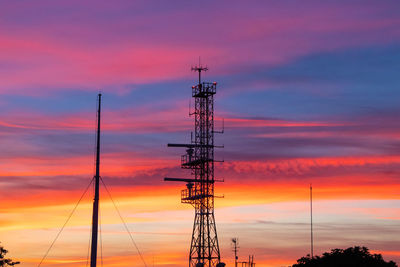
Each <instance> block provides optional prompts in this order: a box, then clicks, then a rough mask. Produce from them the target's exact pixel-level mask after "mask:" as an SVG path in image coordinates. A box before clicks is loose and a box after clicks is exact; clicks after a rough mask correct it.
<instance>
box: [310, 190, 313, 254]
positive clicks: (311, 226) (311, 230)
mask: <svg viewBox="0 0 400 267" xmlns="http://www.w3.org/2000/svg"><path fill="white" fill-rule="evenodd" d="M310 211H311V213H310V215H311V259H312V258H314V237H313V221H312V219H313V218H312V215H313V214H312V184H310Z"/></svg>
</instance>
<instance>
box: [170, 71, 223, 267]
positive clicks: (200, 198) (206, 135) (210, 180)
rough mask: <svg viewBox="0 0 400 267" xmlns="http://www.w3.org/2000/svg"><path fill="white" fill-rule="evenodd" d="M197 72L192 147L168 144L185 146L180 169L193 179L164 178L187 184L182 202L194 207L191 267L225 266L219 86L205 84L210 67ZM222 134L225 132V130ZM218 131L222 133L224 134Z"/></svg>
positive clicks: (194, 88)
mask: <svg viewBox="0 0 400 267" xmlns="http://www.w3.org/2000/svg"><path fill="white" fill-rule="evenodd" d="M192 70H193V71H196V72H198V75H199V82H198V84H197V85H194V86H192V97H193V98H194V102H195V110H194V112H193V113H190V115H194V120H195V132H194V137H193V136H192V140H191V143H190V144H168V146H169V147H185V148H186V154H184V155H182V156H181V168H183V169H189V170H191V175H192V178H164V180H165V181H177V182H186V183H187V184H186V187H187V188H186V189H184V190H182V191H181V202H182V203H186V204H191V205H192V206H193V207H194V208H195V218H194V224H193V233H192V241H191V245H190V253H189V267H203V266H204V267H222V266H225V264H224V263H222V262H221V254H220V250H219V244H218V236H217V229H216V225H215V217H214V184H215V181H216V180H215V178H214V163H215V162H216V161H215V160H214V148H215V147H217V146H215V145H214V133H217V132H216V131H214V95H215V94H216V88H217V83H216V82H213V83H210V82H202V81H201V74H202V72H205V71H207V70H208V68H207V67H202V66H201V65H200V66H196V67H193V68H192ZM222 132H223V131H222ZM222 132H219V133H222Z"/></svg>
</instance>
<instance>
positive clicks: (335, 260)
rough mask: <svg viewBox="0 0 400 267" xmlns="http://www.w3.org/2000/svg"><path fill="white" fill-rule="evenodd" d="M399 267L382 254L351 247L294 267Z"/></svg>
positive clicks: (363, 248) (307, 258)
mask: <svg viewBox="0 0 400 267" xmlns="http://www.w3.org/2000/svg"><path fill="white" fill-rule="evenodd" d="M309 266H313V267H339V266H340V267H397V264H396V263H395V262H393V261H389V262H386V261H384V260H383V258H382V255H381V254H371V253H370V252H369V250H368V248H366V247H350V248H347V249H344V250H343V249H338V248H337V249H332V251H331V252H330V253H328V252H325V253H324V254H323V255H322V257H319V256H315V257H314V258H311V257H310V255H307V256H306V257H302V258H301V259H298V260H297V264H293V266H292V267H309Z"/></svg>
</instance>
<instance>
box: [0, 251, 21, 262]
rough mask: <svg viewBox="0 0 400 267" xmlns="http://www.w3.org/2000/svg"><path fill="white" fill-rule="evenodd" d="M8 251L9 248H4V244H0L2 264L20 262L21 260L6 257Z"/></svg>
mask: <svg viewBox="0 0 400 267" xmlns="http://www.w3.org/2000/svg"><path fill="white" fill-rule="evenodd" d="M7 253H8V250H6V249H4V247H3V246H0V266H1V267H4V266H13V265H15V264H19V263H20V262H19V261H15V262H14V261H13V260H12V259H6V258H5V256H6V254H7Z"/></svg>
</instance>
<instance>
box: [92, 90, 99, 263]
mask: <svg viewBox="0 0 400 267" xmlns="http://www.w3.org/2000/svg"><path fill="white" fill-rule="evenodd" d="M98 101H99V104H98V109H97V136H96V137H97V138H96V175H95V177H94V178H95V187H94V201H93V217H92V244H91V253H90V267H96V262H97V237H98V228H99V198H100V190H99V187H100V113H101V94H99V95H98Z"/></svg>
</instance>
